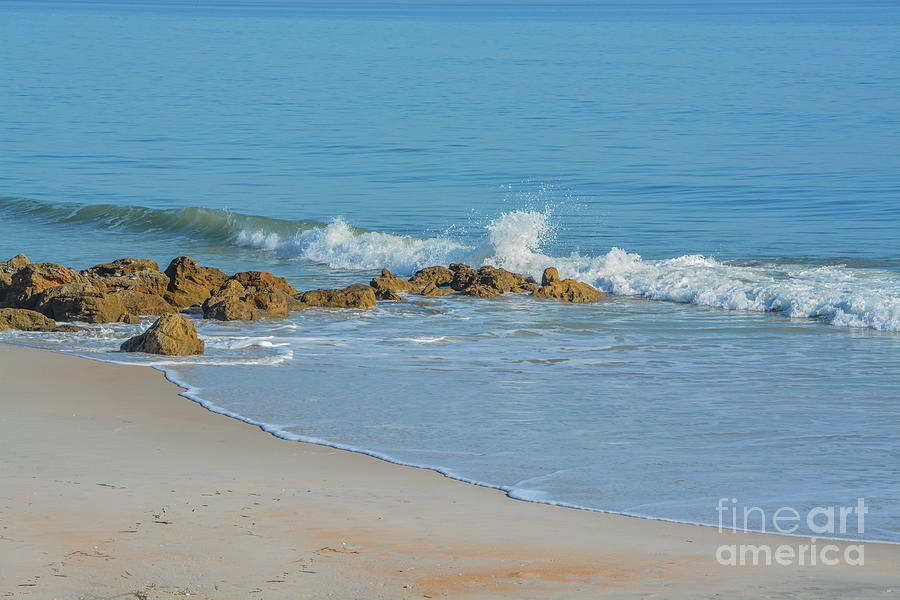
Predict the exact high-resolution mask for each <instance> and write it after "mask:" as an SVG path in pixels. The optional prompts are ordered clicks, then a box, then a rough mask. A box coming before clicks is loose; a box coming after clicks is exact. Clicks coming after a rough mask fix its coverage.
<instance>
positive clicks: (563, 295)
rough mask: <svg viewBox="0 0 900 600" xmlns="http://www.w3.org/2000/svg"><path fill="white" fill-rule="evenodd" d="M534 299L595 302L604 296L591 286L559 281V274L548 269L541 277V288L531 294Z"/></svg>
mask: <svg viewBox="0 0 900 600" xmlns="http://www.w3.org/2000/svg"><path fill="white" fill-rule="evenodd" d="M532 295H533V296H534V297H535V298H555V299H557V300H563V301H564V302H575V303H584V302H596V301H598V300H600V299H602V298H603V297H604V296H605V295H606V294H604V293H603V292H601V291H600V290H598V289H596V288H594V287H593V286H591V285H588V284H586V283H582V282H580V281H575V280H574V279H560V278H559V272H558V271H557V270H556V269H555V268H553V267H549V268H547V269H545V270H544V275H543V277H541V287H540V288H539V289H537V290H535V291H534V293H533V294H532Z"/></svg>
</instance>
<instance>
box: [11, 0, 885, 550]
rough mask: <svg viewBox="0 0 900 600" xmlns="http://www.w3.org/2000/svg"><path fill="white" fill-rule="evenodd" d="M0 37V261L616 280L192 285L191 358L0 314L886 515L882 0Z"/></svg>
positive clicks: (456, 424) (347, 431) (242, 377)
mask: <svg viewBox="0 0 900 600" xmlns="http://www.w3.org/2000/svg"><path fill="white" fill-rule="evenodd" d="M0 65H2V67H0V69H2V70H0V73H2V76H0V98H2V101H0V123H2V127H0V260H5V259H6V258H9V257H11V256H13V255H15V254H17V253H19V252H25V253H26V254H27V255H28V256H29V258H30V259H31V260H32V261H36V262H37V261H54V262H60V263H63V264H66V265H70V266H74V267H76V268H87V267H89V266H91V265H94V264H97V263H100V262H108V261H110V260H113V259H115V258H120V257H123V256H137V257H141V258H152V259H155V260H157V261H158V262H159V263H160V265H161V266H162V267H163V268H165V265H166V264H168V262H169V261H170V260H171V259H172V258H174V257H175V256H178V255H182V254H184V255H189V256H192V257H194V258H195V259H197V260H198V261H199V262H200V263H201V264H206V265H213V266H217V267H220V268H221V269H223V270H225V271H227V272H234V271H240V270H251V269H258V270H266V271H271V272H273V273H275V274H276V275H280V276H284V277H287V279H288V280H289V281H290V282H291V283H292V284H293V285H294V286H295V287H297V288H299V289H312V288H318V287H336V286H344V285H348V284H350V283H355V282H366V281H368V280H369V279H370V278H371V277H372V276H373V275H376V274H377V273H378V272H379V271H380V269H381V268H382V267H387V268H389V269H391V270H392V271H393V272H395V273H396V274H398V275H405V276H408V275H411V274H412V273H413V272H414V271H415V270H416V269H418V268H422V267H426V266H431V265H435V264H444V265H446V264H448V263H450V262H465V263H468V264H470V265H473V266H480V265H483V264H492V265H497V266H502V267H505V268H507V269H510V270H513V271H518V272H524V273H527V274H530V275H534V276H536V277H538V278H539V277H540V274H541V271H542V270H543V269H544V268H545V267H547V266H555V267H557V268H558V269H559V270H560V273H561V274H562V275H563V276H564V277H574V278H577V279H579V280H581V281H585V282H587V283H590V284H592V285H595V286H596V287H598V288H599V289H601V290H603V291H604V292H607V293H608V294H610V297H609V299H608V300H606V301H603V302H600V303H597V304H593V305H568V304H563V303H558V302H553V301H538V300H534V299H531V298H528V297H522V296H509V297H507V296H504V297H501V298H498V299H495V300H479V299H474V298H455V297H452V296H451V297H446V298H439V299H433V298H421V299H419V298H412V297H409V298H407V301H405V302H402V303H379V305H378V307H376V308H375V309H371V310H366V311H352V310H351V311H342V310H328V309H309V310H305V311H301V312H297V313H293V314H292V315H291V316H290V317H289V318H287V319H284V320H263V321H258V322H253V323H235V322H229V323H222V322H207V321H204V320H202V319H200V318H199V316H198V315H193V318H196V324H197V326H198V330H199V333H200V335H201V337H204V338H205V339H206V340H207V353H206V355H204V356H202V357H193V358H177V359H175V358H173V359H164V360H163V359H159V358H151V357H142V356H134V355H128V354H125V353H122V352H118V351H117V349H118V345H119V344H120V343H121V341H123V340H124V339H126V338H127V337H130V336H131V335H134V334H135V333H136V332H138V331H140V330H142V329H143V328H146V326H147V325H148V324H149V323H150V322H151V319H144V322H143V323H142V324H141V325H118V324H117V325H103V326H91V327H90V328H89V330H88V331H85V332H81V333H77V334H55V333H46V334H45V333H41V334H23V333H16V334H13V333H10V332H3V333H0V340H2V341H13V342H17V343H27V344H31V345H38V346H42V347H48V348H53V349H57V350H62V351H68V352H74V353H78V354H82V355H86V356H90V357H93V358H96V359H99V360H109V361H120V362H129V363H146V364H152V365H155V366H157V367H158V368H160V369H163V370H165V371H166V373H167V376H168V377H169V378H170V379H172V380H173V381H176V382H178V383H179V384H181V385H183V386H184V387H186V388H188V392H187V395H188V396H189V397H191V398H193V399H195V400H197V401H199V402H202V403H204V404H205V405H207V406H209V407H210V408H212V409H213V410H216V411H219V412H223V413H225V414H229V415H232V416H235V417H237V418H241V419H244V420H247V421H249V422H252V423H256V424H259V425H260V426H262V427H263V428H264V429H266V430H267V431H271V432H273V433H275V434H276V435H280V436H282V437H286V438H289V439H297V440H307V441H315V442H319V443H324V444H329V445H333V446H336V447H341V448H348V449H353V450H357V451H361V452H366V453H369V454H373V455H375V456H379V457H382V458H385V459H387V460H391V461H395V462H400V463H404V464H412V465H419V466H423V467H429V468H434V469H437V470H439V471H441V472H443V473H445V474H447V475H450V476H452V477H456V478H459V479H462V480H465V481H471V482H475V483H480V484H483V485H489V486H494V487H498V488H500V489H503V490H506V491H507V492H508V493H509V495H511V496H513V497H515V498H520V499H523V500H533V501H540V502H550V503H558V504H563V505H569V506H578V507H584V508H590V509H595V510H604V511H611V512H619V513H624V514H631V515H639V516H646V517H651V518H658V519H670V520H676V521H685V522H692V523H704V524H716V522H717V519H718V513H717V511H716V509H717V506H718V505H719V501H720V499H721V498H728V499H729V500H731V499H735V500H734V503H736V504H737V505H739V506H748V507H749V506H757V507H760V508H762V509H763V510H764V511H766V512H767V513H768V514H770V515H771V513H772V512H774V511H776V510H777V509H778V508H780V507H790V508H793V509H795V510H797V511H798V512H801V513H803V511H809V510H811V509H813V508H815V507H829V506H855V505H856V504H857V499H858V498H864V499H865V502H866V505H867V506H868V507H869V513H868V514H867V515H866V521H865V530H864V531H856V530H850V531H847V532H840V533H839V534H838V533H835V535H836V536H837V537H848V538H862V539H872V540H886V541H893V542H900V486H898V481H900V101H898V98H900V69H898V65H900V6H898V5H897V3H895V2H881V1H871V2H868V1H863V2H852V3H839V2H824V3H823V2H806V1H789V2H768V1H746V2H724V1H719V0H708V1H694V2H682V1H680V0H672V1H666V2H663V1H638V2H629V3H624V2H548V1H544V2H530V1H523V2H494V1H491V0H487V1H485V2H462V1H459V2H456V1H448V2H439V1H427V0H426V1H420V2H408V1H398V2H381V1H373V2H336V3H330V2H286V1H277V0H259V1H252V0H220V1H216V2H212V1H210V2H200V3H194V2H182V1H177V0H172V1H164V0H146V1H139V2H124V1H122V2H116V1H91V2H75V1H45V0H34V1H29V2H22V1H10V0H0ZM751 526H752V527H753V528H757V529H759V528H762V527H763V523H761V522H754V523H751ZM797 533H798V534H802V535H810V534H812V533H814V532H813V531H812V530H811V529H810V527H809V525H808V524H805V523H804V524H802V525H801V527H800V528H799V529H798V530H797ZM820 537H827V535H822V536H820Z"/></svg>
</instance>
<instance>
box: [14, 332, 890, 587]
mask: <svg viewBox="0 0 900 600" xmlns="http://www.w3.org/2000/svg"><path fill="white" fill-rule="evenodd" d="M335 385H339V382H335ZM180 391H181V390H180V389H179V388H178V387H177V386H175V385H174V384H172V383H170V382H168V381H166V380H165V378H164V376H163V374H162V373H161V372H159V371H156V370H154V369H151V368H147V367H139V366H124V365H115V364H109V363H100V362H96V361H91V360H87V359H84V358H78V357H74V356H68V355H62V354H56V353H52V352H49V351H45V350H37V349H32V348H26V347H22V346H16V345H9V344H0V451H2V457H3V459H2V463H0V464H2V466H0V598H6V597H9V598H36V599H37V598H40V599H50V598H87V599H100V598H147V599H155V598H173V597H186V595H187V594H190V596H191V597H199V598H216V599H230V598H235V599H237V598H341V599H345V598H361V599H366V600H368V599H373V598H429V597H430V598H503V597H508V598H586V599H587V598H591V599H593V598H762V597H769V598H771V597H784V598H894V597H900V546H897V545H888V544H877V543H871V542H867V543H866V544H865V565H864V566H848V565H846V564H844V563H843V562H842V563H841V564H839V565H838V566H824V565H821V564H820V565H818V566H815V567H812V566H802V567H801V566H797V565H796V564H794V565H792V566H768V567H751V566H743V567H741V566H737V567H732V566H722V565H719V564H718V563H717V561H716V558H715V557H716V549H717V548H718V547H719V546H720V545H722V544H769V545H771V546H773V547H775V546H778V545H781V544H785V543H786V544H790V545H792V546H794V547H796V546H797V545H798V544H800V543H808V542H809V540H808V539H802V538H784V537H780V536H775V535H765V534H736V533H719V532H718V530H717V529H716V528H712V527H700V526H694V525H683V524H676V523H666V522H661V521H652V520H647V519H637V518H630V517H624V516H618V515H608V514H602V513H595V512H589V511H582V510H574V509H567V508H560V507H553V506H547V505H540V504H533V503H528V502H521V501H516V500H512V499H509V498H507V497H506V496H505V495H504V494H503V493H502V492H500V491H497V490H492V489H488V488H484V487H479V486H474V485H469V484H465V483H461V482H458V481H454V480H451V479H448V478H446V477H443V476H442V475H440V474H438V473H435V472H433V471H428V470H424V469H417V468H412V467H404V466H399V465H394V464H390V463H387V462H384V461H381V460H378V459H375V458H371V457H368V456H365V455H361V454H356V453H352V452H346V451H341V450H335V449H332V448H327V447H322V446H317V445H314V444H305V443H300V442H291V441H285V440H281V439H278V438H275V437H274V436H271V435H269V434H267V433H265V432H262V431H261V430H260V429H258V428H257V427H254V426H252V425H248V424H246V423H243V422H240V421H237V420H234V419H231V418H228V417H225V416H222V415H218V414H215V413H211V412H209V411H207V410H206V409H204V408H203V407H202V406H200V405H199V404H197V403H195V402H192V401H190V400H188V399H185V398H183V397H180V396H179V395H178V393H179V392H180ZM710 510H711V511H713V510H714V507H710ZM818 543H819V544H820V545H822V544H824V543H827V542H823V541H822V540H819V541H818ZM837 544H838V546H840V547H841V549H843V547H844V545H845V544H846V543H844V542H837Z"/></svg>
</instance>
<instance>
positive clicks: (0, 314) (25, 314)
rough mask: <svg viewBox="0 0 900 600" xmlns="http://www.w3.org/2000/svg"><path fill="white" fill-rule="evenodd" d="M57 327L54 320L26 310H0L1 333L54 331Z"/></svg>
mask: <svg viewBox="0 0 900 600" xmlns="http://www.w3.org/2000/svg"><path fill="white" fill-rule="evenodd" d="M54 327H56V323H55V322H54V321H53V319H48V318H47V317H46V316H44V315H42V314H41V313H39V312H37V311H34V310H28V309H26V308H0V331H2V330H4V329H21V330H22V331H52V330H53V328H54Z"/></svg>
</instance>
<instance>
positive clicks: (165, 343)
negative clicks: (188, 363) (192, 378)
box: [120, 315, 204, 356]
mask: <svg viewBox="0 0 900 600" xmlns="http://www.w3.org/2000/svg"><path fill="white" fill-rule="evenodd" d="M120 349H121V350H124V351H125V352H147V353H149V354H163V355H165V356H189V355H192V354H203V350H204V343H203V340H201V339H198V338H197V329H196V328H195V327H194V324H193V323H191V322H190V320H188V319H187V318H185V317H182V316H181V315H165V316H162V317H160V318H159V319H157V320H156V322H155V323H154V324H153V325H151V326H150V328H149V329H148V330H147V331H145V332H144V333H142V334H140V335H136V336H134V337H133V338H130V339H128V340H126V341H125V342H123V343H122V345H121V346H120Z"/></svg>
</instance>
